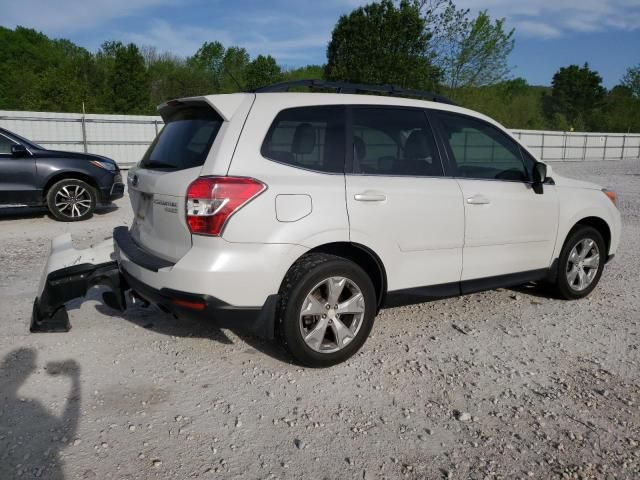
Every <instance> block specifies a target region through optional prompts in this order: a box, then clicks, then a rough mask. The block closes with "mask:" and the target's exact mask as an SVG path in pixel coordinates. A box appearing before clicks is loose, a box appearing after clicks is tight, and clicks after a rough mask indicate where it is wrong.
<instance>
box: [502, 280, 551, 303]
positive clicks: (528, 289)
mask: <svg viewBox="0 0 640 480" xmlns="http://www.w3.org/2000/svg"><path fill="white" fill-rule="evenodd" d="M509 290H511V291H513V292H518V293H522V294H525V295H530V296H532V297H538V298H546V299H552V300H558V299H559V298H560V297H558V295H557V293H556V292H555V291H554V289H553V286H552V285H549V284H548V283H546V282H530V283H525V284H524V285H516V286H514V287H509Z"/></svg>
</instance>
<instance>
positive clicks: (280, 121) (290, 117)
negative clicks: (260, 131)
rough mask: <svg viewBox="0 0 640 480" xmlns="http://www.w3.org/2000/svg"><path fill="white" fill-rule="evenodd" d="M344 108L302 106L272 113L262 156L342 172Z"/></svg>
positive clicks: (303, 166)
mask: <svg viewBox="0 0 640 480" xmlns="http://www.w3.org/2000/svg"><path fill="white" fill-rule="evenodd" d="M344 135H345V134H344V108H343V107H340V106H328V107H326V106H322V107H302V108H289V109H287V110H283V111H281V112H280V113H278V115H277V116H276V118H275V120H274V121H273V124H272V125H271V128H270V129H269V132H268V133H267V136H266V138H265V139H264V142H263V144H262V149H261V153H262V156H263V157H265V158H268V159H270V160H274V161H276V162H279V163H284V164H286V165H291V166H293V167H299V168H306V169H309V170H316V171H319V172H329V173H343V172H344V157H345V155H344V153H345V143H344Z"/></svg>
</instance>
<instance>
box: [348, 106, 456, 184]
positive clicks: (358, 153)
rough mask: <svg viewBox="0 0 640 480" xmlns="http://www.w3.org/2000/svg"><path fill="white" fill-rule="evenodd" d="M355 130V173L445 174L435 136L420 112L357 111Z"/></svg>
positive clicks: (406, 110) (356, 109) (371, 109)
mask: <svg viewBox="0 0 640 480" xmlns="http://www.w3.org/2000/svg"><path fill="white" fill-rule="evenodd" d="M352 130H353V157H354V167H355V168H354V170H355V172H356V173H364V174H373V175H407V176H416V177H418V176H422V177H438V176H442V175H443V170H442V163H441V162H440V157H439V156H438V150H437V148H436V144H435V141H434V138H433V133H432V132H431V129H430V127H429V124H428V122H427V118H426V116H425V114H424V112H422V111H420V110H411V109H393V108H373V107H372V108H369V107H367V108H354V110H353V129H352Z"/></svg>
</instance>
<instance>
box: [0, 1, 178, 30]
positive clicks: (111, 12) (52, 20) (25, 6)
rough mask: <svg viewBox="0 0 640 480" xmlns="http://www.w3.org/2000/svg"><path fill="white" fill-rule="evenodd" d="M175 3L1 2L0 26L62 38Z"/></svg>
mask: <svg viewBox="0 0 640 480" xmlns="http://www.w3.org/2000/svg"><path fill="white" fill-rule="evenodd" d="M175 1H176V0H65V1H64V2H59V1H55V0H49V1H42V0H19V1H11V0H8V1H2V18H1V19H0V21H1V22H2V25H6V26H10V27H15V26H16V25H23V26H26V27H30V28H35V29H37V30H43V31H45V32H51V33H54V34H63V33H66V32H77V31H82V30H87V29H89V28H92V27H96V26H99V25H103V24H105V23H106V22H108V21H110V20H114V19H118V18H123V17H127V16H130V15H133V14H136V13H138V12H140V11H141V10H145V9H148V8H150V7H157V6H160V5H166V4H171V3H174V2H175Z"/></svg>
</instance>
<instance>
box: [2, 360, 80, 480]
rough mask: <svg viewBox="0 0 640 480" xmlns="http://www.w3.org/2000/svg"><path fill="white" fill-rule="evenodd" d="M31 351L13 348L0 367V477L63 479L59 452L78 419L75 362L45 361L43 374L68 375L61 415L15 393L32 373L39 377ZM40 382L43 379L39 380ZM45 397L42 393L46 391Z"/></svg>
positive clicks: (71, 433)
mask: <svg viewBox="0 0 640 480" xmlns="http://www.w3.org/2000/svg"><path fill="white" fill-rule="evenodd" d="M36 356H37V355H36V351H35V350H34V349H32V348H18V349H16V350H13V351H12V352H10V353H9V354H7V355H6V356H5V357H4V360H3V361H2V364H0V399H1V400H2V401H1V402H0V405H1V408H2V410H1V411H0V412H1V413H2V415H0V432H2V435H0V478H3V479H4V478H6V479H9V478H39V477H41V478H48V479H55V480H62V479H64V470H63V467H64V462H63V460H62V455H61V451H62V450H63V449H64V448H66V447H67V446H68V444H69V443H70V442H72V441H73V438H74V436H75V434H76V430H77V426H78V420H79V417H80V366H79V365H78V363H77V362H76V361H75V360H67V361H65V362H61V363H48V364H47V365H46V366H45V367H44V370H45V371H46V373H47V374H49V375H52V376H60V375H64V376H67V377H68V378H69V379H70V380H71V390H70V393H69V394H68V395H67V397H68V400H67V402H66V404H65V405H64V409H63V412H62V415H61V416H60V417H58V416H56V415H53V414H51V413H50V412H49V410H48V409H47V408H46V407H45V406H44V404H50V403H51V399H50V398H43V399H42V401H40V400H38V399H35V398H28V397H27V398H25V397H24V396H23V395H19V393H18V392H19V390H20V388H21V387H22V386H23V385H24V384H25V382H26V381H27V380H28V379H29V377H30V376H31V375H32V374H36V375H37V374H38V373H39V372H38V367H37V364H36ZM40 381H42V380H40ZM45 393H46V392H45Z"/></svg>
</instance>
